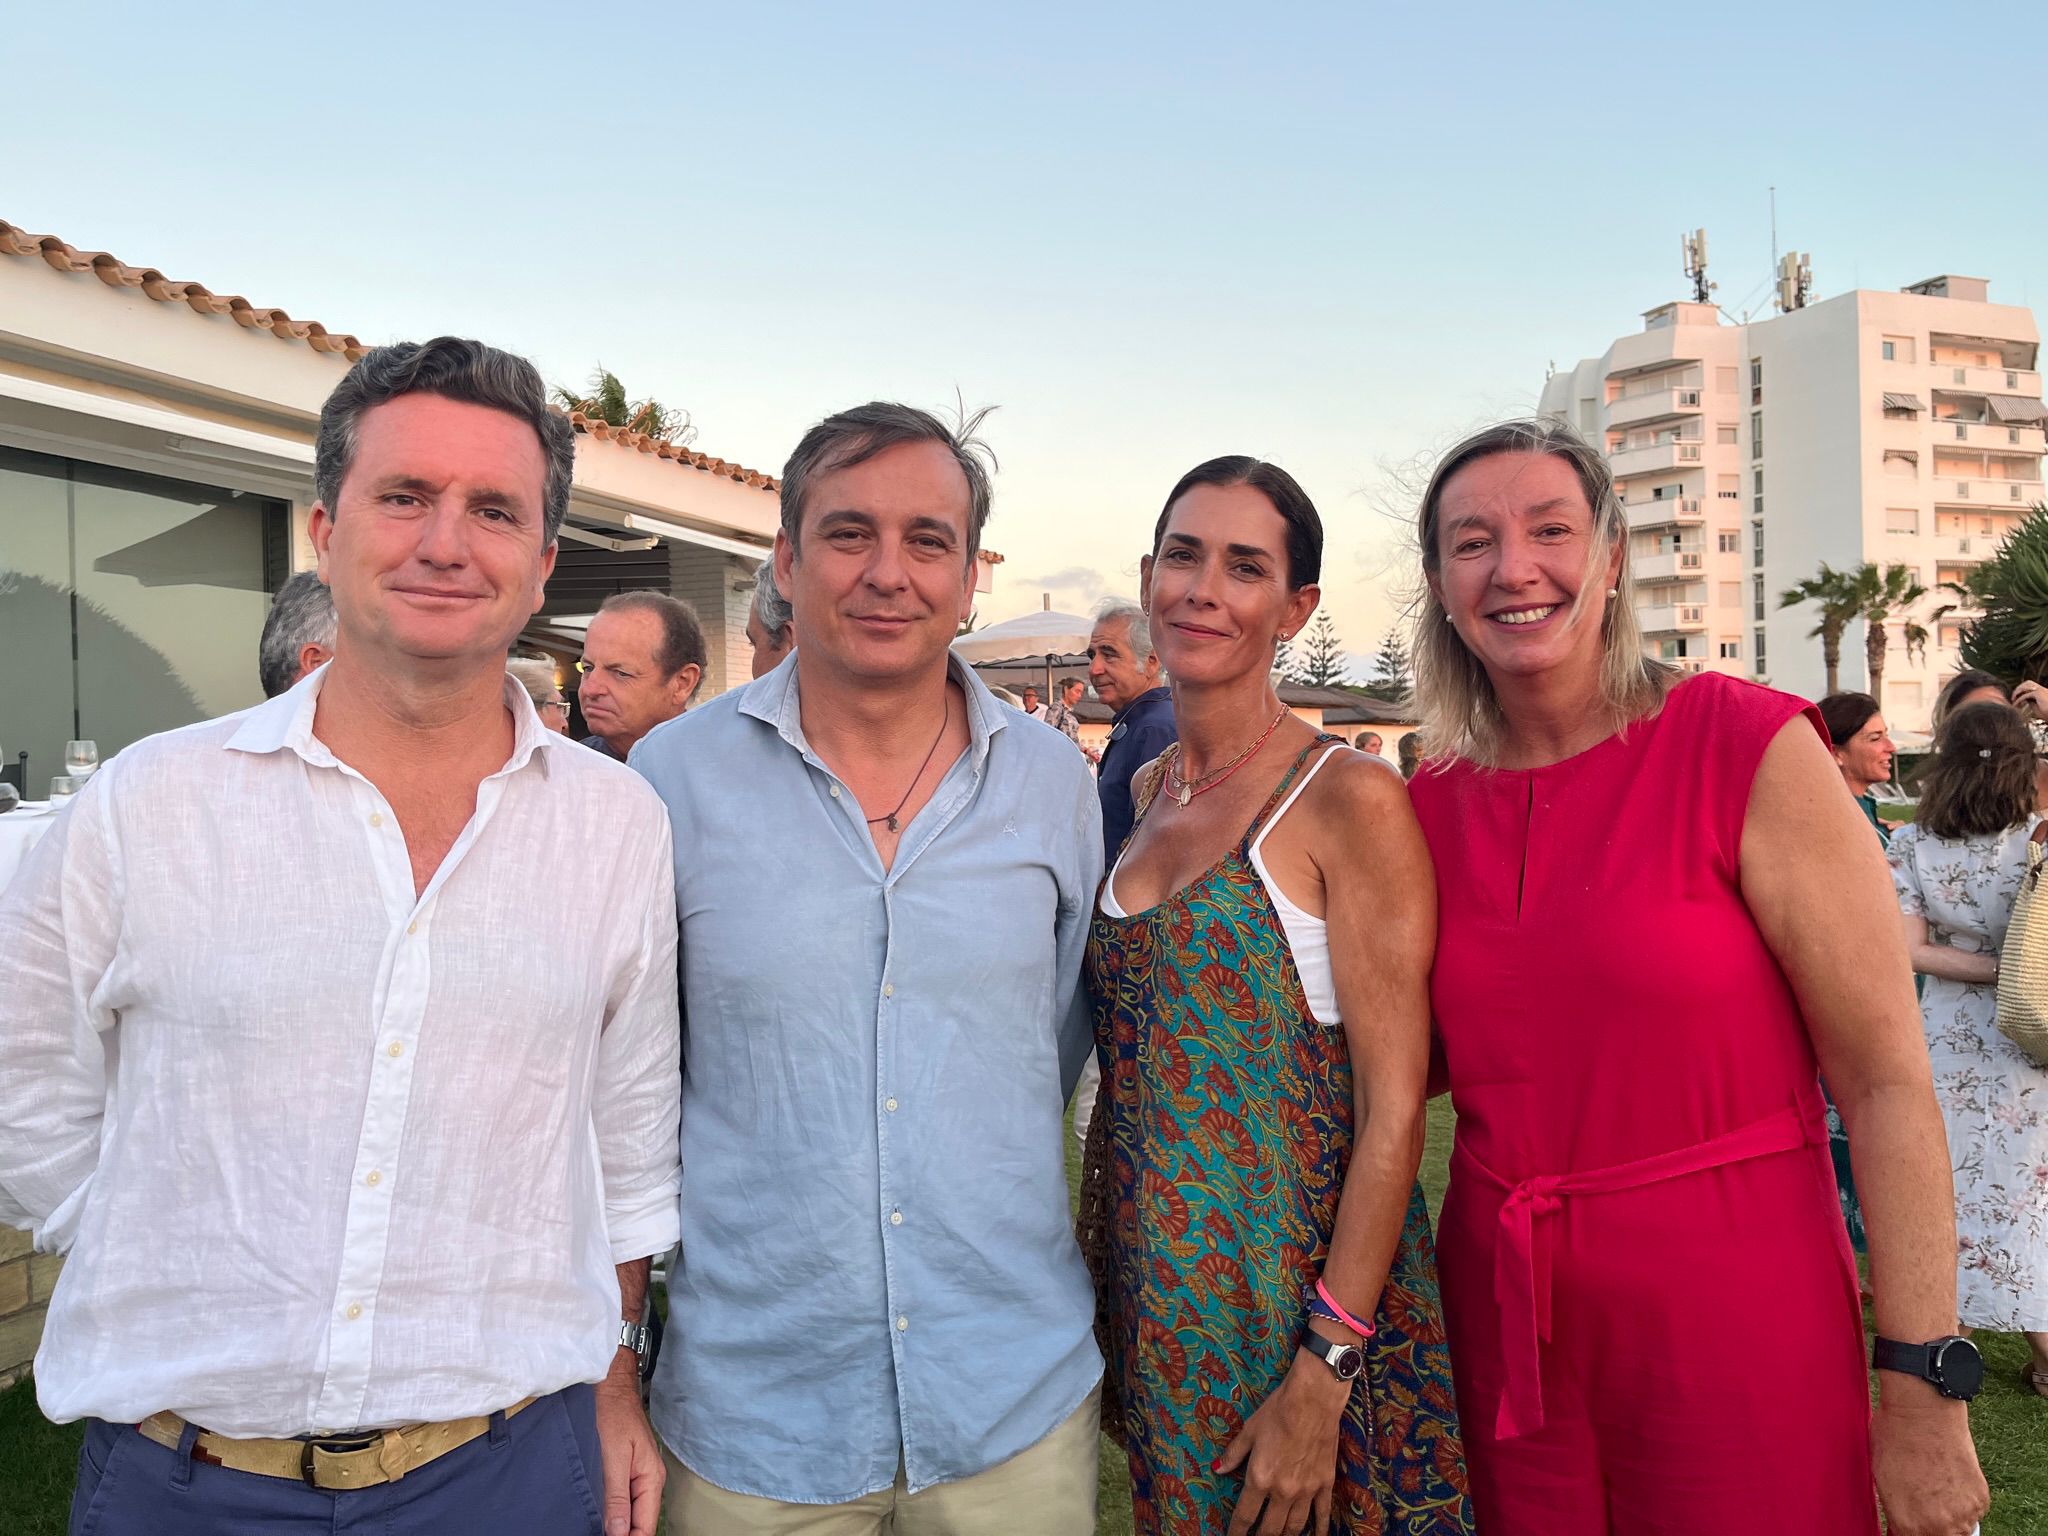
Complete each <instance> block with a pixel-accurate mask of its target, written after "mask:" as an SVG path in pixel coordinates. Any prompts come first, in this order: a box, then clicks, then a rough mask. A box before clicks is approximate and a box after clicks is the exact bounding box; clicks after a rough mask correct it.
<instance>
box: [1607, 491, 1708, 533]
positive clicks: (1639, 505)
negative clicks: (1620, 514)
mask: <svg viewBox="0 0 2048 1536" xmlns="http://www.w3.org/2000/svg"><path fill="white" fill-rule="evenodd" d="M1622 510H1623V511H1625V512H1627V513H1628V525H1629V527H1631V528H1672V527H1677V528H1697V527H1698V526H1699V525H1700V524H1701V523H1702V522H1704V521H1705V520H1706V514H1705V513H1704V512H1702V511H1701V510H1700V500H1699V498H1698V497H1697V496H1649V497H1645V498H1643V499H1642V500H1640V501H1630V502H1624V503H1623V504H1622Z"/></svg>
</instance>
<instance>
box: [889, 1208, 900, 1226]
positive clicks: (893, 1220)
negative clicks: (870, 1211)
mask: <svg viewBox="0 0 2048 1536" xmlns="http://www.w3.org/2000/svg"><path fill="white" fill-rule="evenodd" d="M889 1225H890V1226H892V1227H900V1226H902V1225H903V1213H902V1212H901V1211H891V1212H890V1213H889Z"/></svg>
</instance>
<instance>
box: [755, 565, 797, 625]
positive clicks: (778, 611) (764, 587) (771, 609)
mask: <svg viewBox="0 0 2048 1536" xmlns="http://www.w3.org/2000/svg"><path fill="white" fill-rule="evenodd" d="M754 617H755V618H756V619H757V620H759V621H760V625H761V629H762V631H763V633H765V634H766V635H767V636H768V638H769V639H771V640H775V641H778V642H779V641H780V640H781V639H782V637H783V636H784V635H785V634H787V633H788V631H789V626H790V624H791V623H792V622H793V621H794V620H795V618H796V611H795V610H794V609H793V608H791V607H790V606H789V599H788V598H786V597H784V596H783V595H782V588H780V587H778V586H776V585H775V562H774V561H773V560H763V561H762V562H761V563H760V564H759V565H758V566H756V567H755V568H754Z"/></svg>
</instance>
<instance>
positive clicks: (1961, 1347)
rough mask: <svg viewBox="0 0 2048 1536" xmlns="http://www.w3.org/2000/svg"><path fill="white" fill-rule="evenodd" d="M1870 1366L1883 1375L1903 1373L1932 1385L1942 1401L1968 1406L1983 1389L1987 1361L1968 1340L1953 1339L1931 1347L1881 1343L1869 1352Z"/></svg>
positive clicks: (1892, 1340) (1895, 1342)
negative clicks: (1896, 1372)
mask: <svg viewBox="0 0 2048 1536" xmlns="http://www.w3.org/2000/svg"><path fill="white" fill-rule="evenodd" d="M1870 1363H1871V1365H1872V1366H1873V1367H1874V1368H1875V1369H1877V1370H1880V1371H1902V1372H1904V1373H1905V1374H1906V1375H1908V1376H1918V1377H1919V1378H1920V1379H1921V1380H1922V1381H1926V1382H1931V1383H1932V1384H1933V1386H1934V1390H1935V1391H1937V1392H1939V1393H1940V1394H1941V1395H1942V1396H1943V1397H1952V1398H1954V1399H1955V1400H1956V1401H1957V1402H1960V1403H1967V1402H1968V1401H1969V1400H1970V1399H1971V1398H1973V1397H1975V1396H1976V1395H1977V1393H1978V1392H1979V1391H1980V1390H1981V1389H1982V1388H1983V1385H1984V1357H1983V1356H1982V1355H1980V1354H1978V1353H1977V1346H1976V1345H1974V1344H1972V1343H1971V1342H1970V1341H1969V1340H1968V1339H1965V1338H1960V1337H1954V1336H1951V1337H1949V1338H1946V1339H1936V1340H1935V1341H1934V1342H1933V1343H1931V1344H1901V1343H1899V1342H1898V1341H1897V1340H1896V1339H1879V1340H1878V1341H1877V1342H1876V1343H1875V1344H1873V1345H1872V1346H1871V1349H1870Z"/></svg>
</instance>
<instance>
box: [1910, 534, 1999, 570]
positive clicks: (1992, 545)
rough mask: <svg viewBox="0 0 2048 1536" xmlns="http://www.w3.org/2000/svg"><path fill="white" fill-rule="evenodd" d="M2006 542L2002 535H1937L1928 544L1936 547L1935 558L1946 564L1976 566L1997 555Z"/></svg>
mask: <svg viewBox="0 0 2048 1536" xmlns="http://www.w3.org/2000/svg"><path fill="white" fill-rule="evenodd" d="M2004 540H2005V535H2004V534H2002V533H1993V534H1982V533H1963V534H1956V533H1937V534H1935V535H1934V536H1933V537H1932V538H1931V539H1929V540H1928V542H1929V543H1930V544H1932V545H1933V546H1934V558H1935V559H1936V560H1939V561H1941V562H1942V563H1944V564H1950V565H1956V564H1960V565H1975V564H1976V563H1977V562H1978V561H1980V560H1988V559H1990V558H1991V556H1992V555H1994V554H1995V553H1997V551H1998V546H1999V545H2000V544H2001V543H2003V542H2004Z"/></svg>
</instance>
